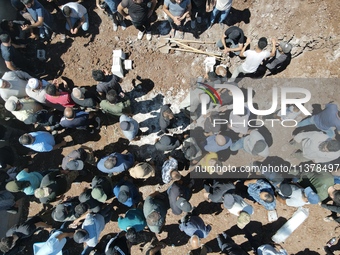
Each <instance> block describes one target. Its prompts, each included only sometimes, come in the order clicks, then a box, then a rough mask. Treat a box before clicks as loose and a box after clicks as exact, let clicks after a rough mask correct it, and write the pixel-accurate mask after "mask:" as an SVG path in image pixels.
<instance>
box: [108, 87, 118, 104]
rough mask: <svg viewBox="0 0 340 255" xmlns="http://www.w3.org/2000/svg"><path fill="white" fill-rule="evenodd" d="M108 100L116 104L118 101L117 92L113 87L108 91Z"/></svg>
mask: <svg viewBox="0 0 340 255" xmlns="http://www.w3.org/2000/svg"><path fill="white" fill-rule="evenodd" d="M106 100H107V101H109V103H110V104H115V103H117V101H118V97H117V92H116V91H115V90H113V89H111V90H109V91H108V92H107V93H106Z"/></svg>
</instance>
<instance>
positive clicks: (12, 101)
mask: <svg viewBox="0 0 340 255" xmlns="http://www.w3.org/2000/svg"><path fill="white" fill-rule="evenodd" d="M22 106H23V105H22V103H21V102H20V100H19V99H18V98H17V97H15V96H11V97H10V98H8V100H7V101H6V103H5V108H6V110H7V111H10V112H13V111H20V110H21V108H22Z"/></svg>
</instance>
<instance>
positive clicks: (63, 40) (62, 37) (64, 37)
mask: <svg viewBox="0 0 340 255" xmlns="http://www.w3.org/2000/svg"><path fill="white" fill-rule="evenodd" d="M65 41H66V35H65V34H62V35H61V42H62V43H65Z"/></svg>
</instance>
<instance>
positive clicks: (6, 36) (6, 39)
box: [0, 34, 11, 43]
mask: <svg viewBox="0 0 340 255" xmlns="http://www.w3.org/2000/svg"><path fill="white" fill-rule="evenodd" d="M0 41H1V42H3V43H9V42H11V37H10V36H9V34H2V35H0Z"/></svg>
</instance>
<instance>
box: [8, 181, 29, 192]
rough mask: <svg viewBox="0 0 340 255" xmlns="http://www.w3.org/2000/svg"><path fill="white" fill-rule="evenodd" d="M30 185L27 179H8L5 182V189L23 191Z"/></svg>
mask: <svg viewBox="0 0 340 255" xmlns="http://www.w3.org/2000/svg"><path fill="white" fill-rule="evenodd" d="M29 186H31V183H30V182H29V181H17V180H15V181H10V182H8V183H7V184H6V189H7V190H8V191H9V192H14V193H15V192H20V191H23V190H24V189H25V188H27V187H29Z"/></svg>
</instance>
